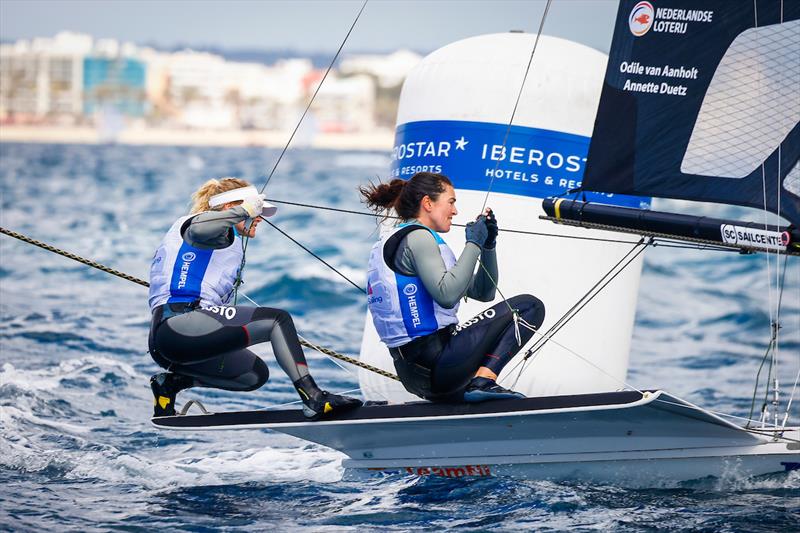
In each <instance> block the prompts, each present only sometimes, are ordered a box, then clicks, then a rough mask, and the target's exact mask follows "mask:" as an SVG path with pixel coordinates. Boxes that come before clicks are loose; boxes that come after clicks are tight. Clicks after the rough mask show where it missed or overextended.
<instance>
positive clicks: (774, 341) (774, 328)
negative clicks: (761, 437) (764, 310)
mask: <svg viewBox="0 0 800 533" xmlns="http://www.w3.org/2000/svg"><path fill="white" fill-rule="evenodd" d="M788 262H789V257H788V256H784V263H783V273H782V274H781V279H780V282H779V284H780V286H781V290H780V292H779V293H778V306H777V310H776V316H775V321H774V322H772V323H771V329H770V341H769V345H768V346H767V350H766V352H765V353H764V357H763V358H762V359H761V364H760V365H759V367H758V373H756V383H755V385H754V387H753V400H752V402H751V405H750V414H749V415H748V416H753V408H754V404H755V397H756V395H757V390H758V383H759V381H760V379H761V370H762V368H763V366H764V362H765V361H766V360H767V357H768V356H769V354H770V350H771V351H772V358H770V363H769V368H768V370H767V380H766V383H765V387H764V401H763V402H762V404H761V417H762V422H763V417H764V413H765V409H766V407H767V404H768V403H769V380H770V377H772V375H773V365H777V355H776V350H777V349H778V332H779V330H780V310H781V305H782V302H783V286H784V282H785V278H786V266H787V264H788ZM776 271H777V269H776ZM777 377H778V370H777V368H775V379H777ZM792 394H794V391H793V392H792ZM789 400H790V401H791V397H790V398H789ZM777 412H778V408H777V405H776V406H775V415H776V417H777ZM775 423H776V424H777V418H776V421H775Z"/></svg>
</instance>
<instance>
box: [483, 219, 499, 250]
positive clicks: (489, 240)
mask: <svg viewBox="0 0 800 533" xmlns="http://www.w3.org/2000/svg"><path fill="white" fill-rule="evenodd" d="M486 229H487V230H488V231H489V236H488V237H486V242H484V243H483V248H484V249H485V250H494V247H495V246H497V234H498V233H499V232H500V228H498V227H497V217H496V216H494V211H492V210H491V209H489V214H488V215H486Z"/></svg>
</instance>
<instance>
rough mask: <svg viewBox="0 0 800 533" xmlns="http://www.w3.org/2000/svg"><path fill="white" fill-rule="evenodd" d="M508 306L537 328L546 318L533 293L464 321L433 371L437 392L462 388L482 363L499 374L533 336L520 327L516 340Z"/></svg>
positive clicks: (512, 298) (432, 377)
mask: <svg viewBox="0 0 800 533" xmlns="http://www.w3.org/2000/svg"><path fill="white" fill-rule="evenodd" d="M509 307H511V308H513V309H516V310H517V312H518V313H519V316H520V317H521V318H523V319H525V321H526V322H528V323H529V324H530V325H531V326H533V327H534V328H536V329H537V330H538V329H539V327H540V326H541V325H542V322H544V304H543V303H542V302H541V300H539V299H538V298H536V297H535V296H531V295H530V294H520V295H517V296H513V297H511V298H509V299H508V300H507V301H503V302H499V303H497V304H495V305H493V306H492V307H490V308H488V309H486V310H485V311H483V312H481V313H480V314H478V315H476V316H475V317H473V318H472V319H470V320H467V321H466V322H464V323H463V324H459V325H458V326H457V327H456V328H455V329H454V330H453V333H452V336H451V337H450V340H449V342H448V343H447V344H446V345H445V346H444V348H443V350H442V353H441V355H440V356H439V358H438V360H437V361H436V366H435V367H434V368H433V369H432V372H431V390H432V391H433V392H434V393H436V394H445V395H446V394H450V393H457V392H458V391H461V390H463V389H464V388H465V387H466V385H467V383H469V381H470V379H472V377H473V376H474V375H475V372H476V371H477V370H478V368H480V367H481V366H485V367H487V368H489V370H491V371H492V372H494V373H495V374H499V373H500V371H501V370H502V369H503V367H504V366H505V365H506V364H507V363H508V362H509V361H511V359H512V358H513V357H514V356H515V355H516V354H517V352H519V351H520V350H521V349H522V347H523V346H524V345H525V344H526V343H527V342H528V341H529V340H530V339H531V337H533V332H532V331H531V330H529V329H528V328H526V327H524V326H520V327H519V334H520V340H521V343H518V342H517V339H516V334H515V331H514V321H513V317H512V314H511V310H510V309H509Z"/></svg>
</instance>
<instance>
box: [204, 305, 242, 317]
mask: <svg viewBox="0 0 800 533" xmlns="http://www.w3.org/2000/svg"><path fill="white" fill-rule="evenodd" d="M203 309H205V310H206V311H208V312H210V313H215V314H217V315H219V316H221V317H223V318H227V319H228V320H232V319H233V317H235V316H236V308H235V307H226V306H224V305H210V306H208V307H203Z"/></svg>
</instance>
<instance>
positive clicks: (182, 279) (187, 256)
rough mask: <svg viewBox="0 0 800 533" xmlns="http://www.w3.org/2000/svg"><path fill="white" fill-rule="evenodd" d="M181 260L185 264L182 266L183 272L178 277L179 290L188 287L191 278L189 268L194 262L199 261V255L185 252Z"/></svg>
mask: <svg viewBox="0 0 800 533" xmlns="http://www.w3.org/2000/svg"><path fill="white" fill-rule="evenodd" d="M181 259H182V260H183V264H182V265H181V272H180V274H179V275H178V288H179V289H182V288H184V287H185V286H186V281H187V279H188V278H189V267H191V266H192V261H194V260H195V259H197V254H195V253H194V252H185V253H184V254H183V255H182V256H181Z"/></svg>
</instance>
